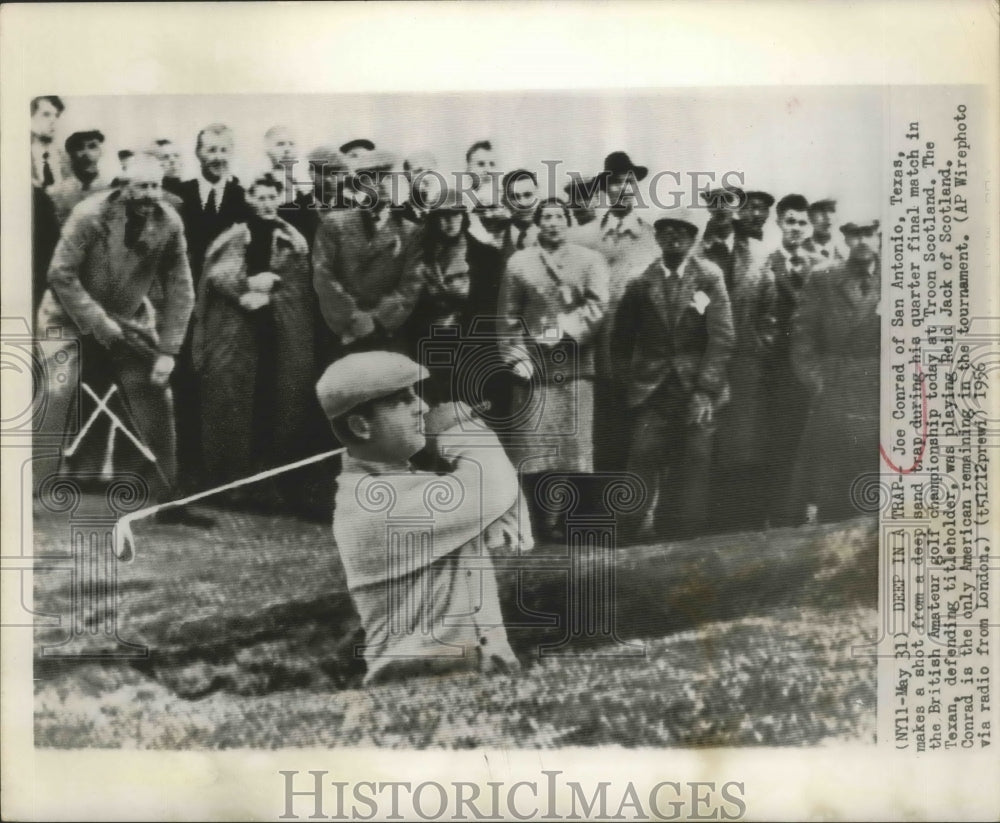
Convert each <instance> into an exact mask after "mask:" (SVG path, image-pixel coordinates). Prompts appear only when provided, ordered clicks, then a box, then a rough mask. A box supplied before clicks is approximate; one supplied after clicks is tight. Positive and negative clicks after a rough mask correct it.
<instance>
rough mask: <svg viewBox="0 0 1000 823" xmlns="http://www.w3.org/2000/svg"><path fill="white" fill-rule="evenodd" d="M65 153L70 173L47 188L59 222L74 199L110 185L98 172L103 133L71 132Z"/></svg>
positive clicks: (75, 202) (76, 199) (79, 198)
mask: <svg viewBox="0 0 1000 823" xmlns="http://www.w3.org/2000/svg"><path fill="white" fill-rule="evenodd" d="M66 154H67V155H68V156H69V164H70V169H71V170H72V172H73V173H72V174H71V175H69V176H67V177H64V178H63V179H62V180H60V181H59V182H58V183H56V184H55V185H53V186H51V187H49V190H48V194H49V197H51V198H52V203H53V205H54V206H55V207H56V218H57V219H58V220H59V223H60V225H61V224H63V223H65V222H66V218H67V217H69V213H70V212H71V211H72V210H73V207H74V206H75V205H76V204H77V203H79V202H80V201H81V200H83V199H84V198H87V197H89V196H90V195H92V194H97V192H100V191H104V190H105V189H107V188H109V187H110V186H111V181H110V180H109V179H107V178H105V177H104V176H103V175H102V174H101V157H102V156H103V155H104V135H103V134H101V132H99V131H98V130H97V129H92V130H91V131H75V132H73V133H72V134H71V135H70V136H69V137H67V138H66Z"/></svg>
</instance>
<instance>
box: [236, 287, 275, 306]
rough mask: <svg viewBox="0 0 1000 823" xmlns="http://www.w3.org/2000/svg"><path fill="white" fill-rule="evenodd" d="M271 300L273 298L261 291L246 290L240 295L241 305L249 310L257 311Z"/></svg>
mask: <svg viewBox="0 0 1000 823" xmlns="http://www.w3.org/2000/svg"><path fill="white" fill-rule="evenodd" d="M270 302H271V298H270V297H269V296H268V295H266V294H265V293H263V292H259V291H246V292H243V294H241V295H240V305H241V306H242V307H243V308H245V309H246V310H247V311H256V310H257V309H259V308H262V307H264V306H266V305H267V304H268V303H270Z"/></svg>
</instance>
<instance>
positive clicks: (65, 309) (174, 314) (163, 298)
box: [39, 191, 194, 355]
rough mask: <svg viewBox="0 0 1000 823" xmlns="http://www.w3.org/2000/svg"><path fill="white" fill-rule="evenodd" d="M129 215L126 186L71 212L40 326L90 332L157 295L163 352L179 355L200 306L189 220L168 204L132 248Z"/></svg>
mask: <svg viewBox="0 0 1000 823" xmlns="http://www.w3.org/2000/svg"><path fill="white" fill-rule="evenodd" d="M126 220H127V213H126V205H125V201H124V200H123V199H122V197H121V192H119V191H113V192H111V193H109V194H108V195H106V196H95V197H90V198H88V199H86V200H85V201H83V202H82V203H80V204H79V205H78V206H77V207H76V208H75V209H74V210H73V211H72V212H71V213H70V216H69V218H68V219H67V221H66V224H65V225H64V226H63V230H62V236H61V237H60V240H59V243H58V245H57V246H56V250H55V252H54V253H53V255H52V262H51V264H50V265H49V277H48V280H49V287H50V295H47V297H48V299H43V301H42V305H41V306H40V308H39V314H40V317H39V328H45V327H46V326H47V325H57V326H60V327H63V328H65V329H68V330H69V331H70V332H71V333H72V332H75V331H78V332H80V333H82V334H89V333H91V332H93V331H94V329H96V328H99V327H101V326H102V325H103V326H107V325H109V321H110V320H116V319H124V320H131V319H132V318H134V317H136V316H137V315H139V314H140V312H141V310H142V308H143V305H144V303H145V304H146V305H148V303H149V301H150V300H152V302H153V304H154V305H156V308H157V318H156V321H157V322H156V333H157V336H158V339H159V348H160V351H162V352H164V353H165V354H172V355H176V354H177V353H178V352H179V351H180V348H181V343H182V342H183V340H184V335H185V332H186V331H187V327H188V320H189V319H190V317H191V312H192V309H193V307H194V286H193V284H192V281H191V269H190V267H189V265H188V258H187V246H186V244H185V241H184V226H183V224H182V223H181V219H180V217H179V216H178V215H177V213H176V212H175V211H174V210H173V209H172V208H170V207H169V206H165V205H160V206H159V207H158V208H157V209H156V210H155V211H154V213H153V214H152V215H151V216H150V217H149V218H148V219H147V220H146V221H145V225H144V226H143V229H142V232H141V233H140V235H139V238H138V241H137V242H136V243H135V245H134V246H133V247H132V248H127V247H126V246H125V243H124V237H125V225H126ZM53 295H54V299H52V296H53Z"/></svg>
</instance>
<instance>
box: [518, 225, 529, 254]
mask: <svg viewBox="0 0 1000 823" xmlns="http://www.w3.org/2000/svg"><path fill="white" fill-rule="evenodd" d="M527 236H528V229H526V228H524V229H521V233H520V234H519V235H518V236H517V249H518V251H522V250H523V249H524V241H525V239H526V238H527Z"/></svg>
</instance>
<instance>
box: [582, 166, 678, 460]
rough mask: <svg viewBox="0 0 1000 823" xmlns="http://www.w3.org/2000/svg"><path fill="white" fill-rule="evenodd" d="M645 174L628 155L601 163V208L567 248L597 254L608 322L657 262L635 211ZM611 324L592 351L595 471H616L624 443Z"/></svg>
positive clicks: (646, 225) (647, 227)
mask: <svg viewBox="0 0 1000 823" xmlns="http://www.w3.org/2000/svg"><path fill="white" fill-rule="evenodd" d="M648 173H649V169H648V168H646V166H637V165H635V164H634V163H633V162H632V160H631V158H630V157H629V156H628V154H627V153H625V152H623V151H616V152H612V153H611V154H609V155H608V156H607V157H606V158H605V160H604V170H603V171H602V172H601V173H600V174H598V175H596V176H595V178H594V185H595V186H596V189H597V197H598V199H599V200H600V202H602V203H603V204H606V205H605V206H604V207H603V208H601V209H599V210H598V211H597V213H596V216H595V219H594V220H593V221H591V222H590V223H588V224H587V225H585V226H583V227H578V228H577V229H575V230H574V231H573V233H572V236H571V240H572V242H576V243H579V244H580V245H581V246H586V247H587V248H590V249H593V250H594V251H596V252H598V253H600V254H601V255H602V256H603V257H604V260H605V262H606V263H607V264H608V270H609V272H610V280H609V296H608V309H607V314H606V315H605V316H606V317H607V318H612V317H614V313H615V311H616V310H617V308H618V303H619V302H620V301H621V298H622V295H623V294H624V293H625V288H626V287H627V286H628V284H629V282H630V281H631V280H632V279H633V278H634V277H637V276H638V275H639V274H641V273H642V271H643V270H644V269H645V268H646V267H647V266H648V265H649V263H650V261H652V260H654V259H656V257H658V256H659V248H658V247H657V245H656V240H655V239H654V237H653V226H652V224H651V223H650V222H649V221H648V220H647V219H646V216H645V215H644V214H643V213H642V211H641V210H639V209H637V208H636V192H635V186H636V184H637V183H639V182H640V181H642V180H643V179H645V177H646V175H647V174H648ZM610 338H611V321H610V320H606V321H605V322H604V323H603V324H602V327H601V329H600V330H599V331H598V333H597V337H596V340H595V345H594V351H595V353H594V358H595V364H594V366H595V370H596V377H595V383H594V463H595V468H596V469H597V470H598V471H620V470H621V469H623V468H624V464H623V463H624V461H623V456H624V455H625V453H626V451H627V448H628V443H627V438H626V435H625V433H624V432H623V430H622V427H621V426H620V425H618V423H617V421H618V420H619V419H620V418H621V415H622V414H623V413H625V411H626V410H625V408H624V406H623V405H622V403H621V398H620V395H619V394H618V393H617V392H616V391H615V389H614V382H613V378H614V375H615V374H616V373H617V372H618V370H619V369H620V368H622V366H623V365H624V364H622V363H617V362H615V361H614V359H613V358H612V357H611V350H610Z"/></svg>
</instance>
